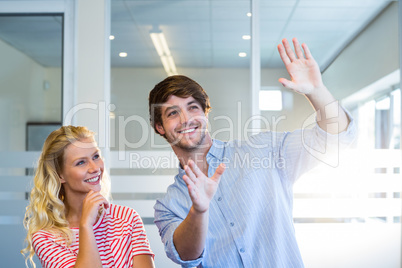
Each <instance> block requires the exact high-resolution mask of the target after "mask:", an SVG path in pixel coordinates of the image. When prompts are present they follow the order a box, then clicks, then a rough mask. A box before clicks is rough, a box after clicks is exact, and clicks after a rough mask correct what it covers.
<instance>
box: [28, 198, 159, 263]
mask: <svg viewBox="0 0 402 268" xmlns="http://www.w3.org/2000/svg"><path fill="white" fill-rule="evenodd" d="M93 229H94V235H95V239H96V244H97V245H98V250H99V255H100V258H101V261H102V265H103V267H125V268H126V267H127V268H128V267H133V257H134V256H136V255H142V254H148V255H152V256H153V253H152V251H151V249H150V246H149V242H148V239H147V236H146V233H145V229H144V226H143V223H142V220H141V218H140V216H139V215H138V214H137V212H136V211H135V210H133V209H131V208H127V207H123V206H119V205H115V204H110V207H109V209H107V210H105V211H103V213H102V216H101V217H100V218H99V220H98V221H97V222H96V223H95V224H94V226H93ZM71 230H72V232H73V237H75V239H74V241H73V243H72V244H71V245H70V246H69V247H68V246H67V245H66V242H65V241H64V239H62V238H61V237H60V236H58V235H57V234H54V233H52V232H49V231H45V230H41V231H39V232H36V233H35V234H34V235H33V237H32V243H33V247H34V249H35V253H36V255H37V256H38V258H39V260H40V261H41V263H42V266H43V267H46V268H47V267H49V268H50V267H51V268H55V267H60V268H61V267H63V268H64V267H74V265H75V261H76V259H77V255H78V246H79V229H78V228H71Z"/></svg>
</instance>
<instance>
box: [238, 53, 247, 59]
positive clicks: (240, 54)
mask: <svg viewBox="0 0 402 268" xmlns="http://www.w3.org/2000/svg"><path fill="white" fill-rule="evenodd" d="M246 56H247V53H246V52H240V53H239V57H241V58H244V57H246Z"/></svg>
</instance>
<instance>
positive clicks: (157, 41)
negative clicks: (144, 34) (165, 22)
mask: <svg viewBox="0 0 402 268" xmlns="http://www.w3.org/2000/svg"><path fill="white" fill-rule="evenodd" d="M150 36H151V39H152V43H153V44H154V46H155V49H156V52H157V53H158V55H159V57H160V58H161V62H162V65H163V68H164V69H165V71H166V73H167V75H168V76H171V75H175V74H177V70H176V65H175V63H174V60H173V57H172V55H171V54H170V50H169V47H168V45H167V42H166V38H165V35H164V34H163V33H162V32H160V33H150Z"/></svg>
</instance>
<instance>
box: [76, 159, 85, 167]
mask: <svg viewBox="0 0 402 268" xmlns="http://www.w3.org/2000/svg"><path fill="white" fill-rule="evenodd" d="M84 163H85V162H84V161H83V160H81V161H79V162H77V166H80V165H83V164H84Z"/></svg>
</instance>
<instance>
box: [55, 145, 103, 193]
mask: <svg viewBox="0 0 402 268" xmlns="http://www.w3.org/2000/svg"><path fill="white" fill-rule="evenodd" d="M103 170H104V164H103V160H102V157H101V154H100V150H99V148H98V146H97V145H96V143H95V141H94V140H93V139H92V138H86V139H82V140H79V141H75V142H73V143H72V144H70V145H68V146H67V147H66V149H65V151H64V167H63V172H62V173H61V174H60V178H61V183H62V184H63V187H64V191H65V195H66V197H67V198H74V197H79V196H84V197H85V195H86V194H87V193H88V192H89V191H90V190H93V191H96V192H99V191H100V190H101V185H100V182H101V179H102V175H103Z"/></svg>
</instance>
